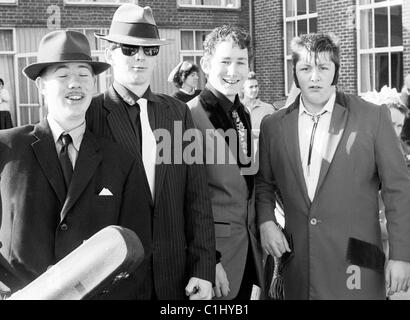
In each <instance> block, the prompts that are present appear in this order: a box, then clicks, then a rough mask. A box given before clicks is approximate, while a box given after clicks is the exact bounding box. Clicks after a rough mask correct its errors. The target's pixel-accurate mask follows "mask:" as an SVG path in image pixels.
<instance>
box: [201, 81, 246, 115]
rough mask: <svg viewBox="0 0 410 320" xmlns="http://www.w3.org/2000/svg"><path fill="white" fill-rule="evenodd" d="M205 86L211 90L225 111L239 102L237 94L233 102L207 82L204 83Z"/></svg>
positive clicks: (236, 105)
mask: <svg viewBox="0 0 410 320" xmlns="http://www.w3.org/2000/svg"><path fill="white" fill-rule="evenodd" d="M206 88H207V89H208V90H209V91H211V92H212V93H213V95H214V96H215V97H216V98H217V99H218V102H219V105H220V106H221V107H222V109H223V110H224V111H225V112H226V113H229V112H230V111H231V110H232V108H237V107H238V106H239V105H240V104H241V102H240V100H239V96H238V95H236V96H235V100H234V102H231V100H229V99H228V98H227V97H226V96H225V95H224V94H222V93H221V92H219V91H218V90H216V89H215V88H214V87H213V86H212V85H211V84H210V83H209V82H208V83H207V84H206Z"/></svg>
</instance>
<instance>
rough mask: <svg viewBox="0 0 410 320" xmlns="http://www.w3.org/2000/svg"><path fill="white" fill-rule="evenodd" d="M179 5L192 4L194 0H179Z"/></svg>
mask: <svg viewBox="0 0 410 320" xmlns="http://www.w3.org/2000/svg"><path fill="white" fill-rule="evenodd" d="M179 4H181V5H187V4H192V0H179Z"/></svg>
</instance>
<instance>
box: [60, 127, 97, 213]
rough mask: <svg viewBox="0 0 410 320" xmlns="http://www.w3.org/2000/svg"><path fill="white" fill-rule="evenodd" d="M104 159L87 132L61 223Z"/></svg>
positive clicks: (93, 139)
mask: <svg viewBox="0 0 410 320" xmlns="http://www.w3.org/2000/svg"><path fill="white" fill-rule="evenodd" d="M102 158H103V157H102V154H101V152H100V150H99V144H98V141H97V139H96V138H95V137H94V136H93V135H92V133H91V132H90V131H88V130H86V132H85V133H84V137H83V141H82V142H81V146H80V151H79V153H78V158H77V161H76V164H75V169H74V172H73V177H72V179H71V183H70V186H69V188H68V192H67V198H66V201H65V203H64V206H63V209H62V210H61V213H60V218H61V221H62V220H63V219H64V218H65V216H66V215H67V213H68V211H69V210H70V209H71V208H72V207H73V205H74V204H75V202H76V201H77V200H78V198H79V197H80V195H81V194H82V192H83V191H84V189H85V187H86V186H87V185H88V183H89V181H90V180H91V178H92V177H93V175H94V174H95V170H96V169H97V167H98V165H99V164H100V162H101V161H102Z"/></svg>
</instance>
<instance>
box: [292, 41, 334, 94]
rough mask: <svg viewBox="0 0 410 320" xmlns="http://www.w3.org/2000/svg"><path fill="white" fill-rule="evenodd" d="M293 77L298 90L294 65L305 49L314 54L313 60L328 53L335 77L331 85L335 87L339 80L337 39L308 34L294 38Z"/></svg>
mask: <svg viewBox="0 0 410 320" xmlns="http://www.w3.org/2000/svg"><path fill="white" fill-rule="evenodd" d="M291 49H292V64H293V77H294V80H295V84H296V86H297V87H298V88H299V82H298V79H297V77H296V64H297V62H298V61H299V59H300V53H301V52H302V50H304V49H306V50H307V51H308V52H310V53H311V54H314V57H315V60H316V59H317V58H318V55H319V54H321V53H329V55H330V60H331V61H332V62H333V63H334V64H335V76H334V78H333V82H332V85H336V84H337V81H338V78H339V68H340V44H339V39H337V38H336V36H334V35H333V34H325V33H309V34H304V35H301V36H299V37H295V38H293V39H292V42H291Z"/></svg>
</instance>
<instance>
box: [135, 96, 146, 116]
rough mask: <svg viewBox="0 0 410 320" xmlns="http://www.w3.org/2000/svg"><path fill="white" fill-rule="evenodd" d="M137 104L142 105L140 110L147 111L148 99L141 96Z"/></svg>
mask: <svg viewBox="0 0 410 320" xmlns="http://www.w3.org/2000/svg"><path fill="white" fill-rule="evenodd" d="M137 104H138V105H139V107H140V112H142V113H145V112H147V99H144V98H140V99H138V101H137Z"/></svg>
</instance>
